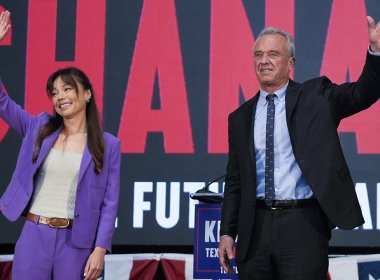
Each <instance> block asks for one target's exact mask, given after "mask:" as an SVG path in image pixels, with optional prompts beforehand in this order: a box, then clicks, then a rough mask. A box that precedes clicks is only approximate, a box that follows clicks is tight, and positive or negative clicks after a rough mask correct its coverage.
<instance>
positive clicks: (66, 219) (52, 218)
mask: <svg viewBox="0 0 380 280" xmlns="http://www.w3.org/2000/svg"><path fill="white" fill-rule="evenodd" d="M52 220H65V221H66V225H62V226H55V225H53V224H51V221H52ZM48 225H49V227H52V228H67V227H69V225H70V220H69V219H68V218H58V217H51V218H49V221H48Z"/></svg>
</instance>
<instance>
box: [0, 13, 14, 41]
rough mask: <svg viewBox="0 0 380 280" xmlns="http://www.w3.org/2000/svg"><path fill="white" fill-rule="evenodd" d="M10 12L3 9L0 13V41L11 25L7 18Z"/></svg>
mask: <svg viewBox="0 0 380 280" xmlns="http://www.w3.org/2000/svg"><path fill="white" fill-rule="evenodd" d="M10 16H11V13H10V12H9V11H3V12H1V14H0V41H1V40H3V38H4V37H5V35H7V33H8V31H9V29H10V28H11V25H10V24H9V18H10Z"/></svg>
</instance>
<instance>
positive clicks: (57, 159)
mask: <svg viewBox="0 0 380 280" xmlns="http://www.w3.org/2000/svg"><path fill="white" fill-rule="evenodd" d="M81 160H82V154H80V153H73V152H63V151H61V150H57V149H51V150H50V152H49V154H48V156H47V157H46V159H45V161H44V162H43V164H42V166H41V167H40V169H39V170H38V171H37V174H36V176H35V179H34V195H33V200H32V203H31V207H30V209H29V212H31V213H33V214H36V215H40V216H45V217H61V218H70V219H73V218H74V208H75V198H76V192H77V186H78V175H79V168H80V163H81Z"/></svg>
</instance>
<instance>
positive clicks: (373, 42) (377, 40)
mask: <svg viewBox="0 0 380 280" xmlns="http://www.w3.org/2000/svg"><path fill="white" fill-rule="evenodd" d="M367 22H368V36H369V44H370V46H371V50H372V51H373V52H380V22H378V23H377V24H376V23H375V20H374V19H373V18H372V17H370V16H367Z"/></svg>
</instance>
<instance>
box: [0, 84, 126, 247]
mask: <svg viewBox="0 0 380 280" xmlns="http://www.w3.org/2000/svg"><path fill="white" fill-rule="evenodd" d="M0 87H1V88H0V117H1V118H3V119H4V121H5V122H7V123H8V125H9V126H10V127H11V128H13V129H14V130H15V131H16V132H17V133H19V134H21V135H22V137H23V141H22V145H21V149H20V152H19V155H18V159H17V163H16V168H15V170H14V172H13V175H12V179H11V181H10V183H9V185H8V187H7V189H6V190H5V192H4V194H3V195H2V197H1V198H0V211H1V212H2V213H3V214H4V216H5V217H6V218H7V219H8V220H10V221H15V220H16V219H18V218H19V217H20V216H21V214H22V213H23V212H24V211H25V210H26V209H25V208H26V207H27V205H28V203H29V201H30V199H31V197H32V194H33V188H34V180H33V178H34V175H35V174H36V171H37V170H38V168H39V167H40V166H41V164H42V162H43V161H44V159H45V158H46V156H47V155H48V153H49V151H50V149H51V147H52V146H53V144H54V142H55V140H56V139H57V137H58V135H59V133H60V132H61V129H62V128H61V129H58V130H57V131H55V132H54V133H52V134H51V135H49V136H48V137H46V138H45V139H44V141H43V142H42V146H41V151H40V154H39V157H38V159H37V161H36V163H33V162H32V157H33V148H34V143H35V140H36V137H37V135H38V132H39V130H40V128H41V126H43V125H44V124H46V123H47V122H48V120H49V119H50V118H51V116H50V115H49V114H48V113H41V114H39V115H38V116H32V115H30V114H28V113H27V112H26V111H25V110H23V109H22V108H21V106H19V105H18V104H16V103H15V102H14V101H13V100H12V99H11V98H9V97H8V96H7V95H6V94H5V92H4V89H3V87H2V83H1V81H0ZM103 137H104V141H105V156H104V162H103V169H102V172H101V173H100V174H99V175H96V174H95V172H94V162H93V160H92V156H91V154H90V152H89V150H88V147H87V145H86V147H85V149H84V152H83V157H82V161H81V164H80V170H79V177H78V188H77V195H76V201H75V209H74V222H73V228H72V242H73V244H74V245H75V246H77V247H78V248H92V247H94V246H99V247H103V248H105V249H107V250H108V251H111V242H112V235H113V232H114V230H115V219H116V214H117V208H118V200H119V186H120V141H119V139H117V138H116V137H115V136H113V135H111V134H109V133H107V132H104V133H103Z"/></svg>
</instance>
